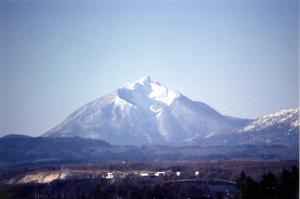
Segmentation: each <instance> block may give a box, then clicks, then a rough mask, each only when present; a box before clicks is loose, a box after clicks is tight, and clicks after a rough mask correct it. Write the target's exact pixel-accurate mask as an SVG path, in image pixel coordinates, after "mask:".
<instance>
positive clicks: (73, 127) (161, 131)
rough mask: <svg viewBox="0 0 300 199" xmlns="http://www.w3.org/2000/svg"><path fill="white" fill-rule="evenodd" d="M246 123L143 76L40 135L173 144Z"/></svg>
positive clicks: (226, 130)
mask: <svg viewBox="0 0 300 199" xmlns="http://www.w3.org/2000/svg"><path fill="white" fill-rule="evenodd" d="M249 122H251V120H244V119H234V118H231V117H227V116H223V115H221V114H220V113H218V112H217V111H216V110H214V109H213V108H211V107H209V106H208V105H206V104H204V103H201V102H195V101H192V100H190V99H189V98H187V97H185V96H184V95H182V94H181V93H179V92H177V91H175V90H172V89H169V88H167V87H165V86H163V85H161V84H160V83H158V82H153V81H151V79H150V78H149V77H144V78H142V79H139V80H138V81H136V82H134V83H130V84H127V85H126V86H124V87H123V88H120V89H118V90H116V91H114V92H112V93H110V94H108V95H106V96H103V97H101V98H99V99H97V100H94V101H92V102H91V103H88V104H86V105H84V106H83V107H81V108H79V109H78V110H77V111H75V112H74V113H72V114H71V115H70V116H69V117H68V118H67V119H66V120H65V121H64V122H62V123H61V124H60V125H58V126H57V127H55V128H53V129H51V130H50V131H48V132H46V133H45V134H44V135H43V136H52V137H73V136H79V137H84V138H93V139H103V140H106V141H108V142H110V143H112V144H133V145H140V144H150V143H160V144H165V143H168V144H172V143H173V144H176V143H184V141H186V140H192V139H194V138H196V137H197V138H199V137H205V136H208V135H210V134H215V133H219V132H223V133H224V132H230V131H231V130H232V129H239V128H241V127H243V126H245V125H247V124H248V123H249Z"/></svg>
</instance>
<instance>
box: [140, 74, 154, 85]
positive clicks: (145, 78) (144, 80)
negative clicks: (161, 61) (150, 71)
mask: <svg viewBox="0 0 300 199" xmlns="http://www.w3.org/2000/svg"><path fill="white" fill-rule="evenodd" d="M138 82H144V83H146V82H151V78H150V76H148V75H146V76H144V77H142V78H140V79H138Z"/></svg>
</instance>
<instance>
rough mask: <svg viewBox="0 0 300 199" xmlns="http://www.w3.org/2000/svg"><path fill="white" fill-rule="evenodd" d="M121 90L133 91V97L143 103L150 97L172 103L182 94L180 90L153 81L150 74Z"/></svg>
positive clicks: (168, 103)
mask: <svg viewBox="0 0 300 199" xmlns="http://www.w3.org/2000/svg"><path fill="white" fill-rule="evenodd" d="M121 90H123V91H124V90H125V91H126V92H127V93H128V92H129V93H131V95H132V96H133V98H135V99H136V100H137V101H139V102H143V103H144V102H145V101H147V100H149V99H150V100H154V101H159V102H161V103H164V104H167V105H170V104H172V102H173V101H174V100H175V99H176V98H178V97H179V96H180V93H179V92H177V91H175V90H172V89H169V88H167V87H166V86H163V85H161V84H160V83H158V82H154V81H152V80H151V79H150V77H149V76H145V77H142V78H140V79H138V80H137V81H135V82H133V83H129V84H127V85H126V86H125V87H123V88H121Z"/></svg>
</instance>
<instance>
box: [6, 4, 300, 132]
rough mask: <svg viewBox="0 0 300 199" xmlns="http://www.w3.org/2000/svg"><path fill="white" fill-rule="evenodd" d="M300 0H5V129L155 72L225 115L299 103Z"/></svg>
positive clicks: (47, 118) (42, 125)
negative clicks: (299, 0)
mask: <svg viewBox="0 0 300 199" xmlns="http://www.w3.org/2000/svg"><path fill="white" fill-rule="evenodd" d="M298 4H299V2H298V1H296V0H272V1H271V0H270V1H268V0H261V1H258V0H254V1H248V0H228V1H225V0H219V1H217V0H212V1H204V0H203V1H200V0H199V1H196V0H193V1H189V0H187V1H171V0H165V1H164V0H162V1H158V0H154V1H145V0H131V1H129V0H128V1H126V0H123V1H114V0H113V1H46V0H42V1H14V0H13V1H0V27H1V31H0V43H1V45H0V110H1V112H0V135H4V134H7V133H23V134H29V135H40V134H42V133H43V132H45V131H47V130H48V129H50V128H52V127H54V126H55V125H57V124H58V123H60V122H61V121H63V120H64V119H65V118H66V117H67V116H68V115H69V114H70V113H71V112H73V111H74V110H75V109H77V108H79V107H80V106H81V105H83V104H85V103H87V102H89V101H91V100H93V99H95V98H98V97H100V96H102V95H105V94H107V93H109V92H111V91H113V90H115V89H116V88H118V87H121V86H122V85H124V84H125V83H127V82H131V81H135V80H136V79H138V78H140V77H141V76H145V75H149V76H151V78H152V79H153V80H154V81H159V82H160V83H162V84H164V85H166V86H168V87H170V88H173V89H176V90H178V91H180V92H181V93H183V94H185V95H187V96H188V97H190V98H191V99H193V100H198V101H203V102H205V103H207V104H209V105H210V106H212V107H214V108H215V109H217V110H218V111H220V112H221V113H223V114H226V115H232V116H237V117H244V118H256V117H258V116H261V115H264V114H266V113H270V112H274V111H277V110H279V109H281V108H285V107H296V106H298V101H299V99H298V94H299V87H298V86H299V82H298V74H299V71H298V70H299V69H298V64H299V63H298V53H299V50H298V47H299V21H298V20H299V5H298Z"/></svg>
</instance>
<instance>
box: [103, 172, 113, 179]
mask: <svg viewBox="0 0 300 199" xmlns="http://www.w3.org/2000/svg"><path fill="white" fill-rule="evenodd" d="M105 178H106V179H112V178H114V175H113V173H106V176H105Z"/></svg>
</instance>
